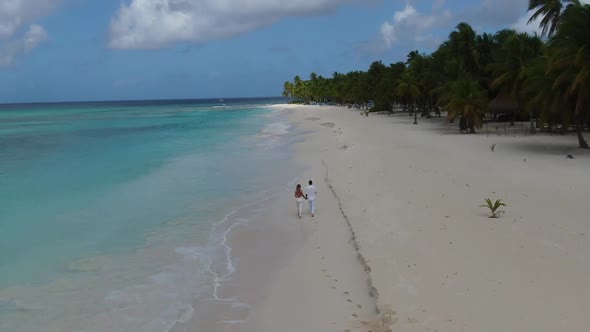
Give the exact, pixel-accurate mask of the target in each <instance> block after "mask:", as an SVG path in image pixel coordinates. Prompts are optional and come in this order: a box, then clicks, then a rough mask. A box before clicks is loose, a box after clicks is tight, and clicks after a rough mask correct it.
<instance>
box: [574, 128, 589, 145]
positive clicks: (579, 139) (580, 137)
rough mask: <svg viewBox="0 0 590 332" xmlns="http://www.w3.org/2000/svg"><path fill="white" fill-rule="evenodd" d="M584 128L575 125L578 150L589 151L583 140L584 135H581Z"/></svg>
mask: <svg viewBox="0 0 590 332" xmlns="http://www.w3.org/2000/svg"><path fill="white" fill-rule="evenodd" d="M583 128H584V125H583V124H578V125H576V133H577V134H578V144H579V147H580V149H590V147H589V146H588V143H587V142H586V140H585V139H584V135H582V129H583Z"/></svg>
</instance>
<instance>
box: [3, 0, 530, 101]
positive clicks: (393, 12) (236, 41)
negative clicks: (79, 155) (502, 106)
mask: <svg viewBox="0 0 590 332" xmlns="http://www.w3.org/2000/svg"><path fill="white" fill-rule="evenodd" d="M527 2H528V1H527V0H510V1H508V0H495V1H493V0H472V1H468V0H453V1H450V0H447V1H444V0H414V1H398V0H358V1H355V0H122V1H121V0H101V1H98V0H94V1H90V0H57V1H56V0H6V1H4V0H3V1H2V3H1V4H0V102H42V101H74V100H123V99H125V100H127V99H166V98H207V97H212V98H215V97H256V96H277V95H280V93H281V92H282V83H283V82H284V81H285V80H289V79H291V78H292V77H293V76H295V75H297V74H301V75H308V74H309V73H310V72H312V71H315V72H317V73H319V74H321V75H328V76H329V75H331V73H333V72H334V71H340V72H347V71H350V70H359V69H363V70H364V69H366V68H367V67H368V66H369V64H370V63H371V62H372V61H374V60H382V61H383V62H385V63H392V62H396V61H399V60H403V59H405V55H406V54H407V53H408V52H409V51H411V50H413V49H419V50H421V51H431V50H432V49H433V48H434V47H436V45H438V43H440V42H441V41H442V40H444V38H445V37H446V36H447V35H448V33H449V32H450V31H451V30H452V29H453V27H454V26H456V24H457V23H459V22H461V21H467V22H469V23H471V24H472V25H473V26H474V27H475V28H476V29H477V30H478V31H496V30H498V29H500V28H507V27H512V28H516V29H518V30H527V31H534V30H535V29H536V27H534V26H526V25H525V24H524V21H526V19H527V18H528V16H527V15H528V14H527V13H526V4H527Z"/></svg>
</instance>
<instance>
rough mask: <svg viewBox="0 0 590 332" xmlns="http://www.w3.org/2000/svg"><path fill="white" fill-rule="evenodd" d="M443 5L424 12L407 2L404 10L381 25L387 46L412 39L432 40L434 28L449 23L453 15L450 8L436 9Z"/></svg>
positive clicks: (416, 40) (397, 12) (382, 35)
mask: <svg viewBox="0 0 590 332" xmlns="http://www.w3.org/2000/svg"><path fill="white" fill-rule="evenodd" d="M439 5H441V3H440V2H439V4H438V5H437V6H434V7H433V11H432V13H430V14H423V13H420V12H418V11H416V9H415V8H414V7H413V6H412V5H410V4H407V5H406V7H405V8H404V9H402V10H399V11H396V12H395V13H394V14H393V20H392V21H387V22H384V23H383V24H382V25H381V37H382V39H383V42H384V43H385V46H386V47H387V48H391V47H393V45H394V44H396V43H400V42H402V41H406V40H410V41H413V42H423V41H427V40H432V38H433V36H432V32H433V31H432V30H434V29H436V28H439V27H443V26H446V25H448V24H449V22H450V21H451V20H452V18H453V16H452V14H451V12H450V11H449V10H440V8H438V10H436V11H435V10H434V9H437V7H438V6H439Z"/></svg>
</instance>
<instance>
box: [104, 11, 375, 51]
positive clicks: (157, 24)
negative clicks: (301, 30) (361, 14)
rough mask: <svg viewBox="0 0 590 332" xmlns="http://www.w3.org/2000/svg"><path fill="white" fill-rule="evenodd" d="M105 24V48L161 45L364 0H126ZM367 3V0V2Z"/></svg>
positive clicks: (214, 36)
mask: <svg viewBox="0 0 590 332" xmlns="http://www.w3.org/2000/svg"><path fill="white" fill-rule="evenodd" d="M129 1H130V2H127V1H126V2H124V3H123V4H122V5H121V7H120V8H119V10H118V12H117V13H116V15H115V16H114V17H113V18H112V20H111V24H110V43H109V44H110V47H112V48H118V49H153V48H162V47H166V46H169V45H171V44H174V43H178V42H205V41H208V40H213V39H221V38H227V37H232V36H236V35H239V34H242V33H245V32H248V31H251V30H254V29H257V28H260V27H263V26H266V25H270V24H273V23H275V22H277V21H279V20H281V19H283V18H286V17H293V16H303V15H320V14H324V13H326V12H330V11H332V10H334V9H336V8H337V7H338V6H339V5H341V4H344V3H351V2H361V3H362V2H365V3H366V2H368V1H367V0H364V1H363V0H129ZM371 1H373V0H371Z"/></svg>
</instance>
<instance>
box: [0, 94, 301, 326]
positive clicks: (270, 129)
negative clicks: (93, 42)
mask: <svg viewBox="0 0 590 332" xmlns="http://www.w3.org/2000/svg"><path fill="white" fill-rule="evenodd" d="M281 102H283V100H280V99H278V100H277V99H275V100H273V99H245V100H194V101H191V100H189V101H140V102H98V103H62V104H27V105H0V331H11V332H24V331H26V332H34V331H43V332H52V331H97V332H98V331H142V332H151V331H154V332H161V331H167V330H168V329H169V328H170V327H171V326H172V325H173V324H174V323H175V322H178V321H185V320H187V319H189V318H190V317H191V316H192V313H193V312H194V310H195V308H193V305H192V302H193V300H194V299H195V298H197V297H199V296H206V297H207V296H208V297H215V296H216V289H217V287H218V286H219V285H220V283H221V282H222V281H223V279H224V278H227V277H229V276H230V275H231V274H232V273H233V272H234V269H235V267H234V266H233V265H232V260H231V257H229V256H228V254H229V252H230V250H229V249H230V248H229V247H228V246H227V244H226V243H225V242H224V239H225V238H226V237H227V234H228V232H230V231H231V229H232V227H233V226H235V225H236V223H238V222H242V221H243V220H246V219H240V218H237V216H236V214H238V213H239V211H240V207H247V206H252V205H253V204H256V202H260V201H264V200H265V199H268V198H269V197H272V196H273V195H274V194H276V193H277V192H280V191H281V190H285V189H286V188H287V186H288V185H289V183H290V182H292V181H293V178H294V177H295V174H296V171H295V168H294V166H292V165H291V163H290V156H291V155H292V151H291V143H293V142H292V141H291V138H290V137H291V136H290V135H287V134H288V133H289V132H290V130H291V128H290V127H289V125H288V123H287V122H286V120H285V118H284V116H285V115H284V114H283V113H281V111H280V110H277V109H274V108H272V107H269V105H272V104H275V103H281ZM219 262H223V264H220V263H219ZM216 263H217V264H216ZM212 266H222V267H223V268H221V269H219V268H218V269H215V268H212Z"/></svg>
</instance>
